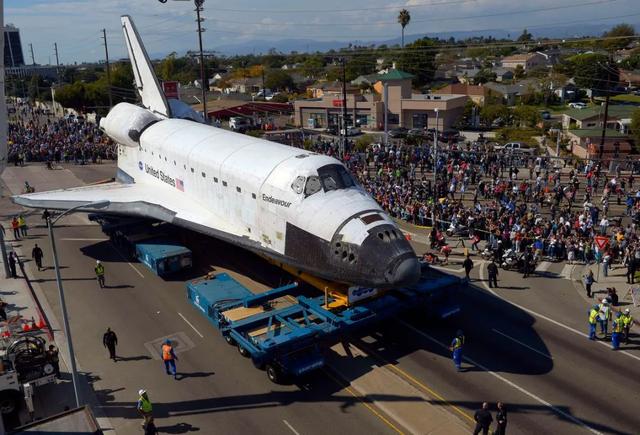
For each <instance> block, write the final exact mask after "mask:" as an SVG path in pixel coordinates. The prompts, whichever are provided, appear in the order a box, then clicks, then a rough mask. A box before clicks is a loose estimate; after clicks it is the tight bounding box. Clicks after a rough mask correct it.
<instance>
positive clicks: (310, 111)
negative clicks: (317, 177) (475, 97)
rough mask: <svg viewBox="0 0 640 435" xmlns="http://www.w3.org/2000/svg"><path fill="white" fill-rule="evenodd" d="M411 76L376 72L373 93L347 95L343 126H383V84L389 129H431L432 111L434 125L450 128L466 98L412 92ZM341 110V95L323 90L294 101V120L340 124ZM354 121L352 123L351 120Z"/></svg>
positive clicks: (302, 123)
mask: <svg viewBox="0 0 640 435" xmlns="http://www.w3.org/2000/svg"><path fill="white" fill-rule="evenodd" d="M412 78H413V76H412V75H411V74H408V73H406V72H403V71H399V70H395V69H392V70H389V72H387V73H386V74H380V75H379V76H378V77H377V81H376V82H375V83H374V84H373V90H374V91H373V92H371V93H367V94H361V93H357V92H352V93H349V94H348V95H347V100H346V108H347V119H346V122H347V125H356V126H359V127H364V128H368V129H375V130H381V129H383V128H384V114H385V102H384V96H383V95H384V88H385V85H386V87H387V95H388V102H387V104H386V110H387V122H388V127H389V128H396V127H405V128H434V127H435V126H436V121H435V120H436V112H437V113H438V128H440V129H447V128H451V127H452V126H453V125H454V124H455V123H456V122H457V121H458V119H459V118H460V116H461V115H462V113H463V112H464V106H465V103H466V102H467V100H468V99H469V97H467V96H466V95H457V94H451V95H446V94H441V95H431V94H414V93H413V90H412V87H411V79H412ZM342 111H343V100H342V94H341V93H337V94H328V93H324V94H322V96H320V97H318V98H311V99H306V100H298V101H295V102H294V122H295V124H296V125H297V126H305V127H317V128H325V127H331V126H338V125H340V120H341V117H342ZM354 121H355V122H354Z"/></svg>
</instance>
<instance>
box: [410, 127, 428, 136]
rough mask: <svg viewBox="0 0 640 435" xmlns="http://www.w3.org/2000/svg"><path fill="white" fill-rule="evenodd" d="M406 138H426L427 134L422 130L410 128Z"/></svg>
mask: <svg viewBox="0 0 640 435" xmlns="http://www.w3.org/2000/svg"><path fill="white" fill-rule="evenodd" d="M407 136H413V137H426V136H427V134H426V132H425V131H424V129H422V128H412V129H410V130H409V131H408V132H407Z"/></svg>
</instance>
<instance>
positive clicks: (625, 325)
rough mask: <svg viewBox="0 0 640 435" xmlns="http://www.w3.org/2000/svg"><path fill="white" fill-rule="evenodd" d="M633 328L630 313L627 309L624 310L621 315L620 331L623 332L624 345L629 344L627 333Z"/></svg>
mask: <svg viewBox="0 0 640 435" xmlns="http://www.w3.org/2000/svg"><path fill="white" fill-rule="evenodd" d="M632 326H633V317H632V316H631V311H629V308H627V309H626V310H624V314H622V329H623V330H624V344H629V331H630V330H631V327H632Z"/></svg>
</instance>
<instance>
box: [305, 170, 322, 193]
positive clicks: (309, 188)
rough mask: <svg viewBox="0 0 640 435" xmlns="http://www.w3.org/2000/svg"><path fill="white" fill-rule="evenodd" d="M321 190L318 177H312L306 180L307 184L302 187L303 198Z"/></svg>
mask: <svg viewBox="0 0 640 435" xmlns="http://www.w3.org/2000/svg"><path fill="white" fill-rule="evenodd" d="M321 190H322V184H320V177H318V176H317V175H312V176H310V177H309V178H307V184H306V186H305V187H304V196H305V197H306V196H311V195H313V194H314V193H318V192H320V191H321Z"/></svg>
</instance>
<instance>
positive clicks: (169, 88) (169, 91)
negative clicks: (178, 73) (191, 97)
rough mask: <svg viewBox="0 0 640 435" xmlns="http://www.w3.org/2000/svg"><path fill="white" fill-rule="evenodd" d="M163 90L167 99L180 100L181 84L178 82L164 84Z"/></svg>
mask: <svg viewBox="0 0 640 435" xmlns="http://www.w3.org/2000/svg"><path fill="white" fill-rule="evenodd" d="M162 90H163V91H164V95H165V97H167V98H173V99H176V100H179V99H180V84H179V83H178V82H162Z"/></svg>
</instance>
